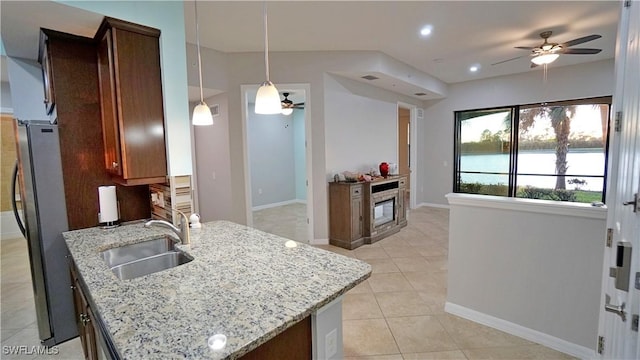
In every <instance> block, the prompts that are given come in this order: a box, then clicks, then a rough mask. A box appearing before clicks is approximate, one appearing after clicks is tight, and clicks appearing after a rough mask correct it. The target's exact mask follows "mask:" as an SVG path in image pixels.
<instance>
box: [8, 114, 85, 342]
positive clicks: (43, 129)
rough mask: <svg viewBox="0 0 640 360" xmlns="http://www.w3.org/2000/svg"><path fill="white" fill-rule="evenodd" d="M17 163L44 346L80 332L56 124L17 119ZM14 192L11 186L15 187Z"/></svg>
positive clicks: (39, 324) (23, 226) (39, 329)
mask: <svg viewBox="0 0 640 360" xmlns="http://www.w3.org/2000/svg"><path fill="white" fill-rule="evenodd" d="M16 125H17V126H16V129H17V135H18V139H17V140H18V162H17V163H16V171H14V180H13V183H14V186H15V183H16V180H15V179H16V176H17V175H18V174H19V176H18V179H19V180H20V181H19V184H20V202H21V205H22V210H23V217H24V224H22V223H21V221H20V217H19V216H18V212H17V209H16V202H15V199H14V203H13V207H14V213H15V214H16V220H17V221H18V224H19V226H20V228H21V230H23V234H24V236H25V238H26V239H27V243H28V248H29V259H30V262H31V278H32V281H33V292H34V299H35V305H36V315H37V322H38V332H39V333H40V340H41V342H42V344H44V345H46V346H53V345H56V344H59V343H61V342H64V341H66V340H69V339H71V338H74V337H76V336H78V330H77V327H76V322H75V312H74V304H73V293H72V289H71V277H70V275H69V266H68V263H67V261H68V259H67V257H66V256H67V254H68V249H67V245H66V244H65V242H64V239H63V238H62V232H64V231H67V230H68V229H69V226H68V223H67V207H66V203H65V194H64V184H63V179H62V163H61V159H60V143H59V140H58V126H57V125H52V124H50V123H49V122H46V121H18V122H17V124H16ZM14 192H15V188H14Z"/></svg>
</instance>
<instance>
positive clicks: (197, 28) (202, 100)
mask: <svg viewBox="0 0 640 360" xmlns="http://www.w3.org/2000/svg"><path fill="white" fill-rule="evenodd" d="M193 3H194V5H195V7H196V45H197V46H198V76H199V77H200V103H201V104H202V103H203V102H204V97H203V96H202V59H201V57H200V28H199V26H198V2H197V1H194V2H193Z"/></svg>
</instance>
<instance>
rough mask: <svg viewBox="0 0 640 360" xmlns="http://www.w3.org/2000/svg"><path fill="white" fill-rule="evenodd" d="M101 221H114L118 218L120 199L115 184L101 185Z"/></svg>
mask: <svg viewBox="0 0 640 360" xmlns="http://www.w3.org/2000/svg"><path fill="white" fill-rule="evenodd" d="M98 198H99V199H100V222H101V223H107V222H114V221H117V220H118V200H117V199H116V187H115V186H99V187H98Z"/></svg>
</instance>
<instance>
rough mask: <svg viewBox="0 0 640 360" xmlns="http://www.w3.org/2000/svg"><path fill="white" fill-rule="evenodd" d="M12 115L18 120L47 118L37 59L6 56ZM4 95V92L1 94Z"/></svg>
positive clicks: (40, 71)
mask: <svg viewBox="0 0 640 360" xmlns="http://www.w3.org/2000/svg"><path fill="white" fill-rule="evenodd" d="M7 71H8V75H9V82H10V84H11V100H12V107H13V116H14V117H15V118H17V119H20V120H47V121H49V116H48V115H47V114H46V111H45V107H44V85H43V82H42V70H41V67H40V64H38V62H37V61H34V60H29V59H20V58H11V57H7ZM3 95H4V94H3Z"/></svg>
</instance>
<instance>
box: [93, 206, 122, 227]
mask: <svg viewBox="0 0 640 360" xmlns="http://www.w3.org/2000/svg"><path fill="white" fill-rule="evenodd" d="M116 203H117V204H118V219H117V220H114V221H102V215H101V214H100V212H98V223H99V224H100V228H101V229H114V228H117V227H118V226H120V201H117V202H116Z"/></svg>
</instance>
